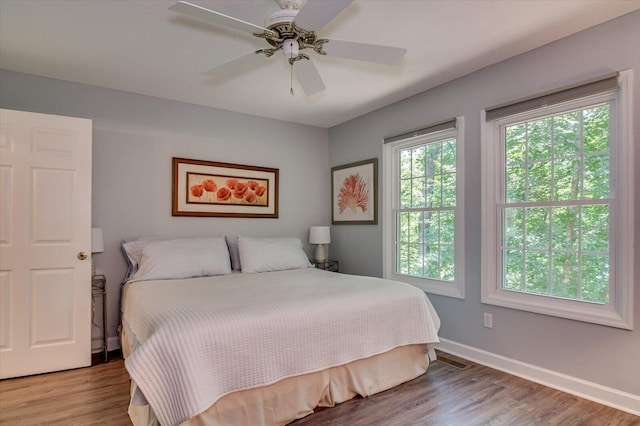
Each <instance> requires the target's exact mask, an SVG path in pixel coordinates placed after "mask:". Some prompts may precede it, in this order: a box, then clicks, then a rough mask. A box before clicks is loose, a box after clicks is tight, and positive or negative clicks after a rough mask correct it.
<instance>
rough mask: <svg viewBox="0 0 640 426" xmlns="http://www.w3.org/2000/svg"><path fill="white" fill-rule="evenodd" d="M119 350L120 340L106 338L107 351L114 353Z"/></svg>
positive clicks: (117, 338)
mask: <svg viewBox="0 0 640 426" xmlns="http://www.w3.org/2000/svg"><path fill="white" fill-rule="evenodd" d="M118 349H120V338H119V337H108V338H107V350H108V351H116V350H118Z"/></svg>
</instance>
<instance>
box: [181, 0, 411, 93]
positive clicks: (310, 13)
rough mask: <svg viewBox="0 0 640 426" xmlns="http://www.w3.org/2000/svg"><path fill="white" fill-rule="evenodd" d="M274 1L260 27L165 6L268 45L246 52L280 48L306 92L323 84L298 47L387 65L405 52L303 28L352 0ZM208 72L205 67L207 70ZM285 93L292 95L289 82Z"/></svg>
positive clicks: (189, 7)
mask: <svg viewBox="0 0 640 426" xmlns="http://www.w3.org/2000/svg"><path fill="white" fill-rule="evenodd" d="M276 1H277V3H278V4H279V5H280V7H281V9H280V10H277V11H276V12H274V13H272V14H271V15H269V16H268V17H267V18H266V19H265V27H264V28H263V27H260V26H258V25H255V24H252V23H250V22H245V21H242V20H240V19H237V18H234V17H231V16H227V15H224V14H222V13H219V12H215V11H213V10H209V9H205V8H203V7H201V6H198V5H195V4H191V3H189V2H186V1H178V2H177V3H175V4H174V5H173V6H171V7H170V8H169V9H170V10H173V11H174V12H178V13H182V14H184V15H187V16H189V17H192V18H196V19H200V20H203V21H206V22H208V23H211V24H214V25H224V26H227V27H231V28H235V29H237V30H241V31H245V32H249V33H251V34H253V35H254V36H255V37H258V38H263V39H265V40H266V41H267V43H268V44H269V45H270V46H271V47H268V48H265V49H260V50H257V51H255V52H251V53H249V54H254V53H256V54H257V53H263V54H264V55H265V56H266V57H271V56H273V54H274V53H275V52H277V51H278V50H282V52H283V53H284V55H285V57H286V58H287V60H288V61H289V64H290V65H291V78H292V80H293V72H294V68H293V65H294V63H296V62H299V63H298V64H297V65H296V67H295V74H296V77H297V79H298V82H299V83H300V85H301V86H302V89H303V90H304V92H305V94H306V95H307V96H308V95H312V94H314V93H318V92H321V91H323V90H325V88H326V87H325V85H324V83H323V82H322V78H321V77H320V74H319V73H318V70H317V69H316V66H315V65H314V63H313V62H312V61H311V57H310V56H309V55H307V54H306V53H304V52H301V51H302V50H305V49H310V50H313V51H314V52H315V53H316V54H318V55H327V54H328V55H333V56H339V57H343V58H348V59H355V60H360V61H368V62H376V63H381V64H387V65H398V64H399V63H400V62H401V61H402V58H403V57H404V55H405V53H406V49H401V48H397V47H389V46H379V45H375V44H368V43H356V42H349V41H343V40H330V39H326V38H318V37H317V35H316V32H315V30H306V29H304V28H303V27H309V28H317V29H318V30H320V29H322V28H323V27H324V26H325V25H326V24H328V23H329V21H331V20H332V19H333V18H334V17H335V16H336V15H338V14H339V13H340V12H341V11H342V10H344V9H345V8H346V7H347V6H349V4H351V2H352V1H353V0H333V1H323V0H276ZM325 46H326V47H327V48H326V49H325ZM329 46H330V48H329ZM209 73H210V72H209V71H208V72H207V74H209ZM289 93H290V94H291V95H293V84H292V85H291V90H290V92H289Z"/></svg>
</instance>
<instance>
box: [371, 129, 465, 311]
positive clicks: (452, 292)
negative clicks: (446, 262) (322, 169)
mask: <svg viewBox="0 0 640 426" xmlns="http://www.w3.org/2000/svg"><path fill="white" fill-rule="evenodd" d="M450 138H451V139H453V138H455V140H456V205H455V208H454V209H453V211H454V214H455V221H454V243H453V244H454V259H455V268H454V279H453V281H443V280H436V279H429V278H422V277H415V276H410V275H405V274H399V273H397V272H396V255H397V249H396V238H397V236H396V233H397V221H396V218H397V209H398V192H399V188H398V181H399V164H398V152H399V151H401V150H404V149H407V148H411V147H414V146H419V145H424V144H428V143H431V142H436V141H441V140H444V139H450ZM382 159H383V161H382V163H383V176H384V181H383V188H384V190H383V197H382V202H383V212H384V214H383V221H382V225H383V238H382V241H383V268H382V269H383V276H384V277H385V278H387V279H392V280H396V281H401V282H405V283H408V284H411V285H414V286H416V287H418V288H420V289H421V290H423V291H425V292H427V293H433V294H438V295H442V296H449V297H454V298H458V299H464V298H465V280H464V271H465V262H464V244H463V243H464V117H456V125H455V128H451V129H446V130H436V131H433V132H428V133H425V134H421V135H419V136H409V137H407V138H405V139H401V140H395V141H393V142H390V143H386V144H384V146H383V156H382Z"/></svg>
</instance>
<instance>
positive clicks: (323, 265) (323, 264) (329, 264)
mask: <svg viewBox="0 0 640 426" xmlns="http://www.w3.org/2000/svg"><path fill="white" fill-rule="evenodd" d="M311 263H313V266H314V267H315V268H316V269H322V270H325V271H330V272H339V271H338V266H339V265H338V261H337V260H313V261H312V262H311Z"/></svg>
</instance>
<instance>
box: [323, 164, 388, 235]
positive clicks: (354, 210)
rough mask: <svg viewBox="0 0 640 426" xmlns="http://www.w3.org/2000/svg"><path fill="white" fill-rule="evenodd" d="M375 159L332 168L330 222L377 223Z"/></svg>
mask: <svg viewBox="0 0 640 426" xmlns="http://www.w3.org/2000/svg"><path fill="white" fill-rule="evenodd" d="M377 186H378V159H377V158H372V159H370V160H364V161H359V162H357V163H350V164H345V165H344V166H336V167H333V168H331V223H332V224H334V225H375V224H377V223H378V188H377Z"/></svg>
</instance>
